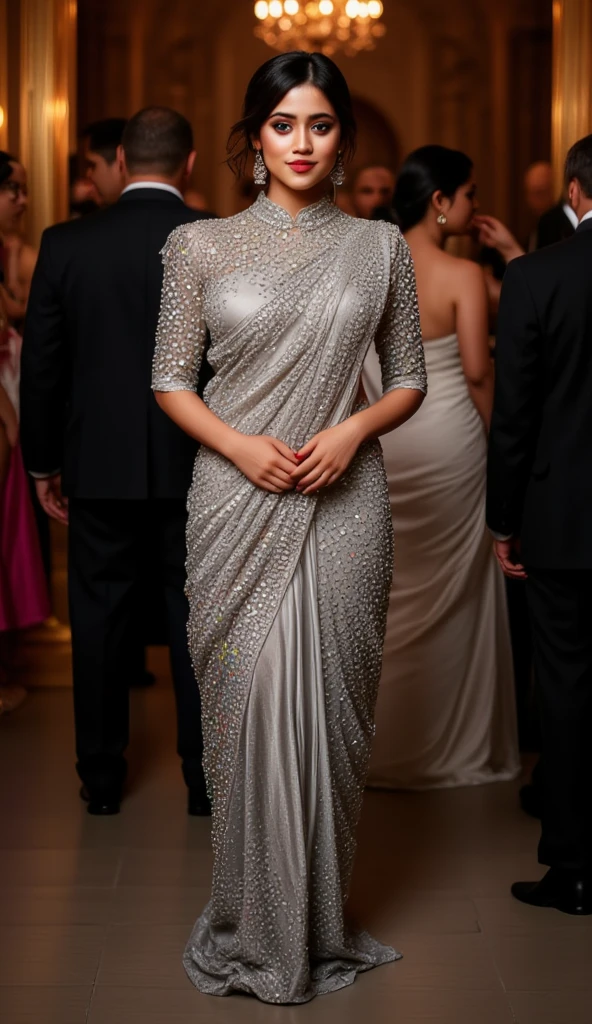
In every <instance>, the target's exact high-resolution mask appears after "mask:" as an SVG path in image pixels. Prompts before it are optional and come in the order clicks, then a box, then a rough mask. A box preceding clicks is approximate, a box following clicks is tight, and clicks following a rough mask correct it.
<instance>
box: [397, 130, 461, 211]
mask: <svg viewBox="0 0 592 1024" xmlns="http://www.w3.org/2000/svg"><path fill="white" fill-rule="evenodd" d="M472 170H473V161H472V160H470V159H469V157H468V156H467V155H466V153H461V151H460V150H458V149H447V148H446V146H422V147H421V148H420V149H416V150H414V151H413V153H410V154H409V156H408V157H407V159H406V160H405V162H404V164H403V166H402V167H401V170H400V172H399V177H398V178H397V184H396V185H395V196H394V199H393V205H394V207H395V210H396V213H397V217H398V219H399V224H400V226H401V230H402V231H408V230H409V228H412V227H415V225H416V224H419V222H420V221H421V220H423V218H424V217H425V215H426V213H427V210H428V207H429V205H430V201H431V198H432V196H433V194H434V192H442V194H443V195H445V196H446V197H447V198H448V199H452V197H453V195H454V193H455V192H456V190H457V189H459V188H460V187H461V185H465V184H466V183H467V181H468V180H469V178H470V177H471V171H472Z"/></svg>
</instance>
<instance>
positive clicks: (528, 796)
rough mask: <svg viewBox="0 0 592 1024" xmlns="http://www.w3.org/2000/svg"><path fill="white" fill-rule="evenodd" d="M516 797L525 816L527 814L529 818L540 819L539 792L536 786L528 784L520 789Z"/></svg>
mask: <svg viewBox="0 0 592 1024" xmlns="http://www.w3.org/2000/svg"><path fill="white" fill-rule="evenodd" d="M518 797H519V800H520V806H521V808H522V810H523V811H524V813H525V814H529V815H530V817H531V818H540V817H541V791H540V789H539V787H538V786H535V785H534V784H533V783H532V782H529V783H528V784H527V785H526V786H523V787H522V789H521V790H520V793H519V794H518Z"/></svg>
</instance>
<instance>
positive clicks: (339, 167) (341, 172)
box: [329, 153, 345, 185]
mask: <svg viewBox="0 0 592 1024" xmlns="http://www.w3.org/2000/svg"><path fill="white" fill-rule="evenodd" d="M329 177H330V178H331V181H332V182H333V184H334V185H343V182H344V181H345V167H344V166H343V157H342V155H341V153H338V154H337V160H336V161H335V167H334V168H333V170H332V171H331V174H330V175H329Z"/></svg>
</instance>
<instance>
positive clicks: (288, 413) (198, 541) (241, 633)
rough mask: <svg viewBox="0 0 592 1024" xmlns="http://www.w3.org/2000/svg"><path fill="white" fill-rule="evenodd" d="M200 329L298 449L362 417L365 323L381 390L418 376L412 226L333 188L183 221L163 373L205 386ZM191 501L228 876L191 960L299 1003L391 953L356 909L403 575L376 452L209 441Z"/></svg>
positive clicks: (172, 259)
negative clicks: (271, 488) (324, 485)
mask: <svg viewBox="0 0 592 1024" xmlns="http://www.w3.org/2000/svg"><path fill="white" fill-rule="evenodd" d="M205 225H207V227H205ZM206 326H207V327H208V328H209V330H210V333H211V337H212V343H211V349H210V353H209V356H208V358H209V360H210V362H211V364H212V366H213V367H214V369H215V376H214V378H213V380H212V381H211V382H210V384H209V385H208V388H207V390H206V394H205V401H206V402H207V404H208V405H209V406H210V408H211V409H212V410H213V411H214V412H215V413H216V414H217V415H218V416H219V417H220V418H221V419H222V420H224V421H225V422H226V423H228V424H229V425H231V426H233V427H235V428H236V429H238V430H240V431H242V432H243V433H247V434H261V433H268V434H271V435H273V436H275V437H278V438H281V440H283V441H284V442H285V443H286V444H289V445H290V446H291V447H292V448H295V449H296V448H298V447H300V446H301V445H302V444H303V443H304V442H305V441H307V440H308V439H310V437H311V436H313V434H315V433H317V432H318V431H319V430H321V429H324V428H326V427H328V426H330V425H332V424H334V423H338V422H341V420H343V419H344V418H346V417H347V416H348V415H350V414H351V412H352V410H353V408H354V402H355V397H356V393H357V390H358V385H359V378H360V372H361V367H362V363H363V360H364V356H365V353H366V350H367V348H368V345H369V344H370V343H371V342H372V340H373V339H375V341H376V345H377V350H378V352H379V355H380V357H381V363H382V366H383V378H384V387H385V389H388V388H391V387H417V388H420V389H422V390H423V389H424V388H425V374H424V364H423V352H422V348H421V341H420V334H419V321H418V317H417V307H416V300H415V290H414V282H413V270H412V265H411V262H410V257H409V255H408V251H407V249H406V246H405V243H404V242H403V241H402V239H401V237H400V235H399V234H398V232H396V231H395V230H393V229H391V228H390V227H389V226H386V225H371V226H367V225H365V226H362V225H358V223H357V222H355V221H353V220H352V219H351V218H348V217H346V216H345V215H343V214H341V213H340V212H339V211H337V210H336V209H335V207H332V206H331V204H329V203H328V202H326V201H323V202H321V203H319V204H316V205H315V206H313V207H309V208H308V209H307V210H304V211H303V212H302V213H301V214H300V215H299V217H298V218H297V219H296V221H295V222H292V221H291V219H290V218H289V217H288V216H287V214H286V213H285V211H283V210H281V208H280V207H276V206H274V204H272V203H270V202H269V200H267V199H266V198H265V197H260V199H259V200H258V202H257V204H255V207H254V208H253V209H252V211H249V212H248V213H247V214H244V215H240V216H239V217H235V218H229V219H228V220H227V221H225V222H224V221H219V222H211V221H208V222H202V224H199V225H191V226H187V227H186V228H183V229H181V230H180V231H177V232H175V233H174V234H173V236H171V239H170V240H169V242H168V243H167V247H166V250H165V288H164V292H163V306H162V311H161V320H160V325H159V336H158V345H157V350H156V355H155V370H154V383H153V386H154V387H155V389H156V390H160V391H170V390H191V389H194V388H195V381H196V377H197V370H198V368H199V362H200V360H201V353H202V351H203V342H204V338H205V333H206ZM188 510H189V519H188V538H187V539H188V562H187V571H188V583H187V588H188V595H189V599H190V607H191V617H190V623H189V639H190V645H191V652H192V657H193V662H194V666H195V671H196V676H197V680H198V683H199V686H200V690H201V696H202V705H203V714H204V718H203V729H204V768H205V771H206V777H207V780H208V784H209V787H210V790H211V794H212V797H213V845H214V877H213V885H212V897H211V900H210V903H209V904H208V906H207V908H206V910H205V911H204V913H203V914H202V916H201V918H200V920H199V921H198V923H197V925H196V927H195V930H194V932H193V935H192V937H191V939H190V941H189V944H188V947H187V950H186V954H185V967H186V969H187V972H188V974H189V976H190V978H191V980H192V981H193V982H194V983H195V984H196V985H197V987H198V988H200V989H201V990H202V991H205V992H210V993H213V994H219V995H224V994H228V993H229V992H231V991H244V992H250V993H252V994H254V995H257V996H258V997H259V998H260V999H262V1000H265V1001H268V1002H278V1003H289V1002H295V1003H297V1002H305V1001H306V1000H308V999H310V998H312V997H313V996H314V995H316V994H318V993H320V992H326V991H331V990H333V989H336V988H340V987H342V986H343V985H345V984H349V983H350V982H351V981H353V979H354V976H355V974H356V973H357V972H358V971H359V970H365V969H367V968H368V967H371V966H374V965H376V964H378V963H383V962H385V961H387V960H393V959H395V958H396V957H397V955H398V954H396V953H395V951H394V950H392V949H390V948H388V947H384V946H382V945H381V944H380V943H377V942H375V940H373V939H371V938H370V937H369V936H367V935H365V934H359V933H357V934H352V933H350V932H349V931H348V929H347V927H346V925H345V923H344V916H343V905H344V900H345V898H346V895H347V888H348V884H349V878H350V874H351V866H352V861H353V851H354V833H355V827H356V823H357V819H358V816H359V810H360V806H361V798H362V791H363V785H364V779H365V773H366V770H367V765H368V757H369V751H370V742H371V738H372V734H373V712H374V704H375V700H376V687H377V682H378V676H379V671H380V657H381V651H382V637H383V633H384V622H385V614H386V604H387V600H388V590H389V585H390V578H391V573H392V538H391V522H390V513H389V506H388V492H387V487H386V478H385V475H384V468H383V464H382V456H381V452H380V447H379V445H378V444H377V443H372V444H368V445H364V446H363V447H362V448H361V449H360V450H359V452H358V454H357V455H356V457H355V459H354V461H353V463H352V465H351V466H350V469H349V470H348V472H347V473H346V474H345V475H344V477H343V478H342V479H341V480H340V481H339V482H338V483H337V484H336V485H334V486H333V487H332V488H329V489H327V490H326V491H324V492H321V495H320V496H319V497H309V496H305V495H302V494H299V493H297V492H295V491H289V492H284V493H282V494H281V495H276V494H272V493H269V492H266V491H264V490H261V489H259V488H257V487H255V486H254V485H253V484H251V483H250V481H249V480H247V479H246V478H245V477H243V476H242V474H241V473H240V472H239V471H238V470H237V469H236V467H234V466H233V465H232V463H230V462H228V461H227V460H226V459H224V458H222V457H221V456H220V455H218V454H216V453H215V452H213V451H211V450H206V449H202V450H201V451H200V453H199V455H198V458H197V460H196V466H195V472H194V479H193V484H192V488H191V491H190V495H189V501H188Z"/></svg>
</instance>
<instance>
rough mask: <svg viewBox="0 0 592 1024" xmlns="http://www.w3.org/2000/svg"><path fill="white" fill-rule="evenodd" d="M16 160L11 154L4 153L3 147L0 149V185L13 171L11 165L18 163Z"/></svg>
mask: <svg viewBox="0 0 592 1024" xmlns="http://www.w3.org/2000/svg"><path fill="white" fill-rule="evenodd" d="M18 162H19V161H18V160H17V158H16V157H15V156H11V155H10V153H5V152H4V150H3V149H0V185H3V184H4V182H5V181H8V179H9V178H10V176H11V175H12V172H13V171H14V167H13V166H12V165H13V164H18Z"/></svg>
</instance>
